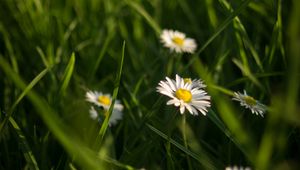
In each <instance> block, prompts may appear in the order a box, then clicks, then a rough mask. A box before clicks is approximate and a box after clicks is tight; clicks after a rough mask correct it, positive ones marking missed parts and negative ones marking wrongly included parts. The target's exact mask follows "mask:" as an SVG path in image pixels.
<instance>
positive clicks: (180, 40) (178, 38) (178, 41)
mask: <svg viewBox="0 0 300 170" xmlns="http://www.w3.org/2000/svg"><path fill="white" fill-rule="evenodd" d="M172 41H173V42H174V43H175V44H177V45H179V46H182V45H183V42H184V39H183V38H180V37H174V38H172Z"/></svg>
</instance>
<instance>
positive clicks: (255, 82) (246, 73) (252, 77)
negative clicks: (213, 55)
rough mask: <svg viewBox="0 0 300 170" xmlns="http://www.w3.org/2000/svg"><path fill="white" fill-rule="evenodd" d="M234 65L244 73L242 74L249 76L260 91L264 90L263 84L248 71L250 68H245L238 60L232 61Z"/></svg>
mask: <svg viewBox="0 0 300 170" xmlns="http://www.w3.org/2000/svg"><path fill="white" fill-rule="evenodd" d="M232 61H233V63H234V64H235V65H236V66H237V67H238V68H239V69H240V70H241V71H242V73H243V74H244V75H245V76H247V77H248V78H249V79H250V80H251V81H252V82H253V83H254V84H255V85H256V86H258V87H259V88H260V89H262V90H263V89H264V87H263V86H262V84H261V83H260V82H259V81H258V80H257V78H256V77H255V76H254V75H253V74H252V73H251V71H250V70H249V69H248V67H244V65H243V64H242V63H241V62H240V61H238V60H237V59H235V58H234V59H232Z"/></svg>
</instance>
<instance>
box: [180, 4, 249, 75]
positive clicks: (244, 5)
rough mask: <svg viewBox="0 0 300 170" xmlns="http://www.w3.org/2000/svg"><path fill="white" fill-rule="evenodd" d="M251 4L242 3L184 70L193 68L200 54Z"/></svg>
mask: <svg viewBox="0 0 300 170" xmlns="http://www.w3.org/2000/svg"><path fill="white" fill-rule="evenodd" d="M249 2H251V0H245V1H243V2H241V4H240V5H239V6H238V7H237V8H236V9H235V10H234V12H232V13H231V14H230V15H229V16H228V17H227V19H226V20H225V21H224V22H223V23H222V24H221V25H220V26H219V27H218V28H217V30H216V31H215V32H214V34H213V35H212V36H210V38H209V39H208V40H207V41H206V42H205V43H204V44H203V45H202V47H201V48H200V49H199V50H198V51H197V52H196V53H195V54H194V55H193V57H192V58H191V59H190V61H189V63H188V64H187V65H186V66H185V67H184V69H183V70H186V69H187V68H188V67H189V66H191V65H192V64H193V63H194V61H195V60H196V59H197V57H198V56H199V54H200V53H202V51H204V50H205V49H206V47H207V46H208V45H209V44H210V43H211V42H212V41H213V40H214V39H215V38H217V37H218V36H219V35H220V33H221V32H222V31H223V30H224V29H225V28H226V27H227V26H228V25H229V24H230V23H231V22H232V21H233V19H234V18H235V17H236V16H238V15H239V14H240V13H241V12H242V11H243V10H244V9H245V8H246V7H247V5H248V4H249Z"/></svg>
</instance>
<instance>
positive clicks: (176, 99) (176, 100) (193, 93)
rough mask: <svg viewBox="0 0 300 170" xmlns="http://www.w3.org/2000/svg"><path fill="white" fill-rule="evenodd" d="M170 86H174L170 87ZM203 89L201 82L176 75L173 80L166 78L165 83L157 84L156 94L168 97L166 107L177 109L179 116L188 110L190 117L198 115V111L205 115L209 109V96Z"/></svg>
mask: <svg viewBox="0 0 300 170" xmlns="http://www.w3.org/2000/svg"><path fill="white" fill-rule="evenodd" d="M193 82H194V83H193ZM200 82H201V83H200ZM166 84H168V85H166ZM170 84H173V85H174V86H172V87H171V86H170ZM203 87H205V85H204V84H203V83H202V81H201V80H190V79H183V78H181V77H180V76H179V75H177V74H176V77H175V80H172V79H170V78H168V77H166V80H165V81H160V82H159V84H158V87H157V88H156V89H157V92H159V93H161V94H163V95H166V96H168V97H170V98H171V99H170V100H169V101H168V102H167V105H174V106H175V107H179V110H180V113H181V114H183V113H184V112H185V110H188V112H189V113H190V114H192V115H198V111H199V112H201V113H202V114H203V115H206V113H207V110H208V108H209V107H210V96H208V95H207V92H205V91H204V89H203Z"/></svg>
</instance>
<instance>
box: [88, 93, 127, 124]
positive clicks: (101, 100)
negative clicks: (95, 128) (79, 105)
mask: <svg viewBox="0 0 300 170" xmlns="http://www.w3.org/2000/svg"><path fill="white" fill-rule="evenodd" d="M86 100H87V101H88V102H91V103H93V104H95V105H96V106H98V107H100V108H103V110H104V113H105V114H106V113H107V112H108V110H109V107H110V105H111V102H112V98H111V96H110V95H109V94H103V93H102V92H97V91H94V92H93V91H88V92H86ZM123 108H124V107H123V105H122V104H121V102H120V101H119V100H116V101H115V104H114V108H113V111H112V113H111V116H110V119H109V125H110V126H112V125H115V124H116V123H117V121H118V120H120V119H122V116H123V113H122V111H123ZM89 112H90V117H91V118H92V119H97V118H100V117H99V114H98V112H97V110H96V109H95V108H94V107H93V106H92V107H91V108H90V110H89ZM104 116H106V115H104Z"/></svg>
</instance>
